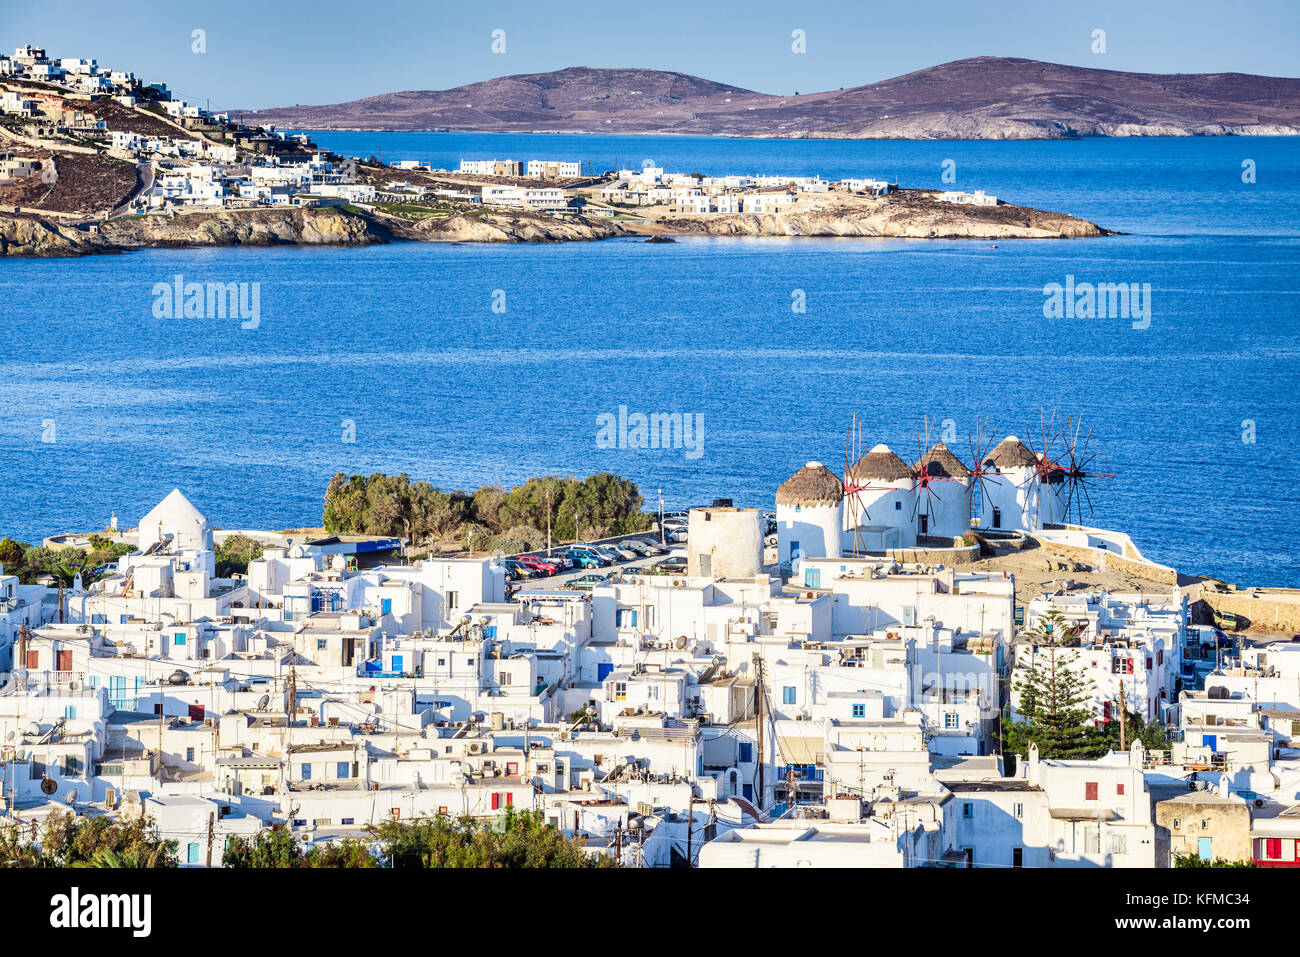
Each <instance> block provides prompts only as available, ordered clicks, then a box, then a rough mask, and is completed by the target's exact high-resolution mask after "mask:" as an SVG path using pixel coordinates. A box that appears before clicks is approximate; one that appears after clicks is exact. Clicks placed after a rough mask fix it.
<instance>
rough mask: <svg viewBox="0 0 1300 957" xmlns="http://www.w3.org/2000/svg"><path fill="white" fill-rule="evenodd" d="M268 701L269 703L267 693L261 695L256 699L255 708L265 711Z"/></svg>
mask: <svg viewBox="0 0 1300 957" xmlns="http://www.w3.org/2000/svg"><path fill="white" fill-rule="evenodd" d="M270 703H271V696H270V695H269V694H264V695H262V697H260V698H258V699H257V710H258V711H265V710H266V707H267V705H269V704H270Z"/></svg>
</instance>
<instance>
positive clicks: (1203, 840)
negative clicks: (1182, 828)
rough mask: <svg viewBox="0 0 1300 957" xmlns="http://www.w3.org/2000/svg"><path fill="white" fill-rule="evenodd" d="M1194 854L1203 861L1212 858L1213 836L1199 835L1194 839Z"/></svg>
mask: <svg viewBox="0 0 1300 957" xmlns="http://www.w3.org/2000/svg"><path fill="white" fill-rule="evenodd" d="M1196 854H1197V856H1198V857H1200V859H1201V860H1203V861H1209V860H1213V859H1214V838H1211V837H1199V838H1197V839H1196Z"/></svg>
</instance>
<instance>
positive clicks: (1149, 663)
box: [1147, 655, 1152, 671]
mask: <svg viewBox="0 0 1300 957" xmlns="http://www.w3.org/2000/svg"><path fill="white" fill-rule="evenodd" d="M1151 664H1152V662H1151V656H1150V655H1147V671H1150V670H1151Z"/></svg>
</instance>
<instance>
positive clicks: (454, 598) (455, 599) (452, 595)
mask: <svg viewBox="0 0 1300 957" xmlns="http://www.w3.org/2000/svg"><path fill="white" fill-rule="evenodd" d="M447 607H448V608H459V607H460V596H459V595H458V594H456V592H454V591H449V592H447Z"/></svg>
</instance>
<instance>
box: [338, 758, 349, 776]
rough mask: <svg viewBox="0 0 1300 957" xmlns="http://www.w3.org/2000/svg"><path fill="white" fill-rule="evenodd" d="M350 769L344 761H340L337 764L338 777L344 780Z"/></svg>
mask: <svg viewBox="0 0 1300 957" xmlns="http://www.w3.org/2000/svg"><path fill="white" fill-rule="evenodd" d="M350 772H351V768H350V766H349V765H348V762H346V761H340V762H339V764H338V776H339V777H341V778H346V777H348V776H349V775H350Z"/></svg>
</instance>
